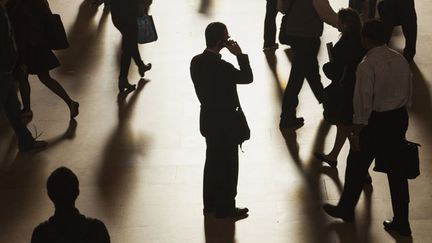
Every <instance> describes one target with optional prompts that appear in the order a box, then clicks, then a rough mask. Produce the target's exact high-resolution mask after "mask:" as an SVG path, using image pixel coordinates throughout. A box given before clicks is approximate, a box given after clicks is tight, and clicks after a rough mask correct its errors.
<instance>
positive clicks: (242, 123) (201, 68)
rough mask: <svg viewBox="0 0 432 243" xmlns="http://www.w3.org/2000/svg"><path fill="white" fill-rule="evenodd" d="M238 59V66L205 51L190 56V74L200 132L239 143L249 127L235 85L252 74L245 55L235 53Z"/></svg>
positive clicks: (207, 136)
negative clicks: (199, 105)
mask: <svg viewBox="0 0 432 243" xmlns="http://www.w3.org/2000/svg"><path fill="white" fill-rule="evenodd" d="M237 61H238V64H239V66H240V69H237V68H235V67H234V66H233V65H232V64H230V63H228V62H226V61H224V60H223V59H222V58H221V55H220V54H217V53H214V52H210V51H208V50H206V51H204V52H203V53H202V54H199V55H197V56H195V57H194V58H193V59H192V61H191V65H190V73H191V77H192V81H193V84H194V86H195V92H196V94H197V96H198V99H199V101H200V103H201V113H200V131H201V134H202V135H203V136H204V137H206V138H215V139H222V140H230V141H235V142H236V143H239V144H240V143H242V142H243V141H244V140H246V139H248V137H247V134H246V135H245V133H247V132H248V130H249V128H248V127H247V122H246V119H245V117H244V115H243V112H242V111H241V107H240V101H239V97H238V94H237V84H249V83H251V82H252V81H253V74H252V70H251V67H250V65H249V58H248V56H247V55H245V54H242V55H238V56H237ZM242 136H246V137H242Z"/></svg>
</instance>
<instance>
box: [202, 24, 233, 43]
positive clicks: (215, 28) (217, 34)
mask: <svg viewBox="0 0 432 243" xmlns="http://www.w3.org/2000/svg"><path fill="white" fill-rule="evenodd" d="M205 38H206V45H207V48H214V49H222V48H223V47H224V46H225V42H226V41H227V40H228V38H229V35H228V30H227V28H226V25H225V24H223V23H221V22H213V23H210V24H209V25H207V28H206V30H205Z"/></svg>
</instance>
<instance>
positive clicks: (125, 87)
mask: <svg viewBox="0 0 432 243" xmlns="http://www.w3.org/2000/svg"><path fill="white" fill-rule="evenodd" d="M118 89H119V92H120V93H123V92H126V93H129V92H132V91H134V90H135V89H136V85H135V84H130V83H129V81H128V80H127V78H119V82H118Z"/></svg>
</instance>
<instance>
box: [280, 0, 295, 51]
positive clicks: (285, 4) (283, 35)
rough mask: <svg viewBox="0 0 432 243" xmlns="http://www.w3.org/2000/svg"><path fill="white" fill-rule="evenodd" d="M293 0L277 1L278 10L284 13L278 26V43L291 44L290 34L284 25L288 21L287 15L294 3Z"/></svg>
mask: <svg viewBox="0 0 432 243" xmlns="http://www.w3.org/2000/svg"><path fill="white" fill-rule="evenodd" d="M294 2H295V0H289V1H287V0H279V1H278V8H282V9H278V10H279V11H280V12H282V13H283V14H284V16H283V17H282V21H281V25H280V28H279V43H281V44H284V45H291V43H292V41H291V39H290V36H289V35H288V33H287V30H286V26H287V22H288V15H289V13H290V12H291V10H292V7H293V5H294Z"/></svg>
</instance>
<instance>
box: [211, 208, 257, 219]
mask: <svg viewBox="0 0 432 243" xmlns="http://www.w3.org/2000/svg"><path fill="white" fill-rule="evenodd" d="M248 212H249V209H247V208H234V209H233V210H232V211H230V212H216V214H215V217H216V218H219V219H221V218H246V217H248Z"/></svg>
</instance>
